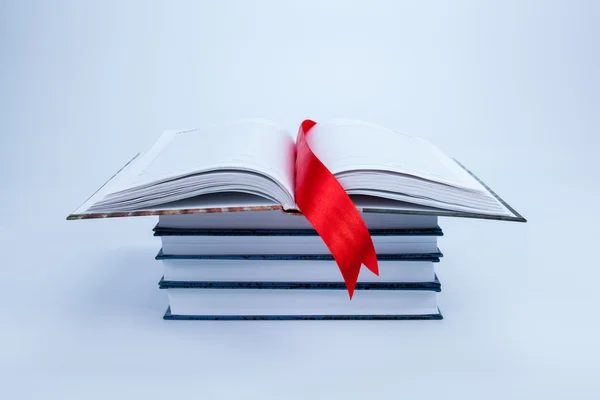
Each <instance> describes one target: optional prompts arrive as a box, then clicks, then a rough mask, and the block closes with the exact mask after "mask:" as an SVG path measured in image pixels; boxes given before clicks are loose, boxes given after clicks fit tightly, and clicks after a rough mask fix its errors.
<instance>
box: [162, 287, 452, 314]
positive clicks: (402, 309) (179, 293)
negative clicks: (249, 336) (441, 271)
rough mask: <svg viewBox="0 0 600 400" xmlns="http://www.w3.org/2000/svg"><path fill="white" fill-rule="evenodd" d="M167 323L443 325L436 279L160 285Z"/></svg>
mask: <svg viewBox="0 0 600 400" xmlns="http://www.w3.org/2000/svg"><path fill="white" fill-rule="evenodd" d="M159 288H161V289H165V290H166V291H167V295H168V297H169V309H168V310H167V312H166V313H165V316H164V318H165V319H231V320H236V319H441V318H442V315H441V313H440V311H439V309H438V307H437V295H436V294H437V292H439V291H441V285H440V283H439V280H438V279H437V277H436V278H435V279H434V281H432V282H422V283H412V284H408V283H395V284H393V283H361V284H357V286H356V292H355V296H354V298H353V300H352V302H349V301H348V300H347V296H346V293H345V289H346V287H345V285H344V284H343V283H337V284H331V283H320V284H318V283H298V282H293V283H286V282H276V283H273V282H270V283H261V282H254V283H247V284H240V283H238V282H212V283H206V282H169V281H165V280H164V279H163V280H161V281H160V282H159Z"/></svg>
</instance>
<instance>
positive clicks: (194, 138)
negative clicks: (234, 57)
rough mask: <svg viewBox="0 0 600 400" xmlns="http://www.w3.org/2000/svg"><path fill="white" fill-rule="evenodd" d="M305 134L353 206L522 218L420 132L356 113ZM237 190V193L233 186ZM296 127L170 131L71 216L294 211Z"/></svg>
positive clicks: (240, 124)
mask: <svg viewBox="0 0 600 400" xmlns="http://www.w3.org/2000/svg"><path fill="white" fill-rule="evenodd" d="M308 142H309V144H310V146H311V149H312V150H313V151H314V153H315V155H316V156H317V157H318V158H319V159H320V160H321V161H322V162H323V163H324V164H325V165H326V166H327V168H328V169H329V170H330V171H331V173H332V174H333V175H334V176H335V178H336V179H337V180H338V182H339V183H340V184H341V185H342V187H343V188H344V190H345V191H346V192H347V193H348V195H350V197H351V198H352V200H353V201H354V204H355V205H356V206H357V208H358V210H359V211H361V212H363V213H370V212H384V213H399V214H413V215H422V216H424V215H434V216H462V217H472V218H487V219H500V220H509V221H521V222H525V219H524V218H523V217H522V216H521V215H520V214H518V213H517V212H516V211H515V210H514V209H512V208H511V207H510V206H508V204H506V203H505V202H504V201H503V200H502V199H501V198H500V197H499V196H497V195H496V194H495V193H494V192H493V191H492V190H491V189H489V188H488V187H487V186H486V185H485V184H484V183H483V182H482V181H480V180H479V179H478V178H477V177H475V176H474V175H473V174H472V173H470V171H468V170H467V169H466V168H464V167H463V166H462V165H461V164H460V163H458V162H457V161H456V160H454V159H452V158H450V157H448V156H447V155H445V154H444V153H442V152H441V151H440V150H439V149H437V148H436V147H435V146H433V145H432V144H431V143H429V142H428V141H426V140H423V139H420V138H417V137H413V136H409V135H406V134H403V133H399V132H396V131H393V130H391V129H387V128H384V127H381V126H378V125H374V124H370V123H367V122H362V121H349V120H333V121H331V122H324V123H318V124H317V125H316V126H314V128H313V129H312V130H311V134H310V135H309V137H308ZM232 193H234V195H232ZM294 193H295V141H294V137H293V136H292V135H291V134H290V132H287V131H286V130H285V129H283V128H281V127H280V126H278V125H277V124H276V123H274V122H271V121H267V120H256V119H249V120H240V121H235V122H231V123H226V124H219V125H212V126H209V127H206V128H200V129H193V130H184V131H167V132H165V133H164V134H163V135H162V136H161V137H160V138H159V140H158V141H157V142H156V143H155V144H154V146H152V148H151V149H150V150H149V151H147V152H146V153H143V154H139V155H137V156H136V157H134V159H132V160H131V161H130V162H129V163H128V164H127V165H126V166H125V167H124V168H122V169H121V170H120V171H119V172H118V173H117V174H115V176H113V178H111V179H110V181H109V182H108V183H107V184H105V185H104V186H103V187H101V189H100V190H98V191H97V192H96V193H95V194H94V195H92V196H91V197H90V199H88V200H87V201H86V202H85V203H84V204H83V205H82V206H81V207H79V208H78V209H77V210H75V211H74V212H73V213H72V214H71V215H69V217H68V219H83V218H104V217H126V216H135V215H172V214H192V213H203V212H209V213H210V212H223V211H274V210H279V211H283V212H284V213H287V214H298V213H299V209H298V207H297V206H296V203H295V198H294Z"/></svg>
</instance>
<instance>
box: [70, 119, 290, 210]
mask: <svg viewBox="0 0 600 400" xmlns="http://www.w3.org/2000/svg"><path fill="white" fill-rule="evenodd" d="M294 152H295V142H294V139H293V137H292V136H291V135H290V134H289V132H287V131H285V130H284V129H282V128H280V127H279V126H277V125H276V124H275V123H273V122H271V121H267V120H256V119H253V120H239V121H236V122H231V123H228V124H221V125H215V126H210V127H207V128H201V129H195V130H188V131H168V132H165V133H164V134H163V135H162V136H161V137H160V139H159V140H158V141H157V142H156V143H155V144H154V146H153V147H152V148H151V149H150V150H149V151H148V152H146V153H144V154H141V155H139V156H138V157H136V159H135V160H133V161H132V162H131V163H130V165H128V166H127V167H126V168H125V169H124V170H123V171H121V172H120V173H119V174H118V176H116V177H115V179H113V180H112V182H111V183H110V185H109V187H106V188H104V189H103V190H101V193H100V192H99V194H97V195H96V196H95V199H94V200H93V201H92V202H91V204H90V202H88V203H87V204H86V205H85V206H86V207H85V209H81V208H80V209H79V210H78V212H118V211H123V212H127V211H134V210H139V209H144V208H149V207H150V208H151V207H153V206H158V205H162V204H167V203H172V202H177V201H183V200H185V199H189V198H192V197H196V196H200V195H211V194H218V193H224V192H237V193H241V194H249V195H256V196H258V197H262V198H263V199H268V200H270V201H272V202H274V203H276V204H279V205H280V206H283V207H284V208H293V207H294V205H295V203H294V197H293V194H294V159H295V157H294Z"/></svg>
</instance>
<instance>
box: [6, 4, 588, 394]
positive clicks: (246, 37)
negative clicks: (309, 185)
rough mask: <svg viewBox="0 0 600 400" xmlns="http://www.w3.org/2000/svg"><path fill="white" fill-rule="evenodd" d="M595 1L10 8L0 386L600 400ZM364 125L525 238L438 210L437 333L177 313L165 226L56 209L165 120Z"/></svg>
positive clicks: (411, 326) (69, 205)
mask: <svg viewBox="0 0 600 400" xmlns="http://www.w3.org/2000/svg"><path fill="white" fill-rule="evenodd" d="M599 17H600V2H595V1H589V2H585V1H559V2H556V1H539V2H537V1H502V2H483V1H471V2H465V1H462V2H445V1H438V2H435V1H427V2H425V1H410V2H409V1H406V2H402V1H397V2H393V1H389V2H379V1H364V2H358V1H340V2H333V1H315V2H310V1H293V2H292V1H273V2H262V1H238V2H234V1H204V2H200V1H197V2H182V1H177V2H164V3H154V2H149V1H138V2H134V1H115V2H107V1H102V2H99V1H98V2H91V1H90V2H81V1H72V2H58V1H53V2H50V1H38V2H34V1H16V0H15V1H4V2H2V3H1V5H0V49H1V53H0V54H1V55H0V85H1V86H0V102H1V104H0V105H1V109H0V116H1V121H2V124H3V129H2V133H1V136H0V183H1V186H0V187H1V189H0V190H1V196H0V213H1V214H0V224H1V227H0V228H1V229H0V235H1V238H0V239H1V241H0V243H1V246H2V262H1V263H0V265H1V267H0V268H1V271H2V278H3V283H4V284H3V285H2V290H1V291H0V299H1V302H0V307H2V315H1V319H0V327H1V329H0V385H1V387H2V397H3V398H6V399H15V398H44V399H48V398H60V399H66V398H78V399H79V398H104V397H110V398H167V396H169V398H173V399H177V398H190V397H201V398H207V399H220V398H245V399H248V398H261V399H266V398H276V399H287V398H299V399H312V398H323V399H332V398H345V399H353V398H371V399H375V398H391V399H398V398H416V397H430V398H436V399H441V398H448V399H454V398H456V399H471V398H473V399H480V398H488V399H489V398H499V399H503V398H507V397H509V398H549V399H554V398H556V399H562V398H567V397H568V398H577V399H591V398H598V397H597V396H598V391H599V390H600V383H599V382H598V378H599V376H600V367H599V366H598V358H599V356H600V351H599V344H598V340H599V338H600V325H599V323H598V306H599V304H600V296H599V295H598V291H597V286H598V278H599V277H600V272H599V271H600V265H599V263H598V261H597V260H598V257H597V251H598V244H597V229H598V213H597V208H598V205H599V204H600V203H599V202H598V200H599V199H598V197H599V196H598V195H599V193H600V190H599V179H598V175H599V173H598V172H599V170H600V169H599V168H598V161H597V154H598V150H599V145H600V140H599V138H598V129H599V128H600V116H599V115H600V114H599V113H598V111H599V108H598V107H599V105H600V104H599V100H600V95H599V90H600V78H599V75H598V71H599V67H600V62H599V55H598V38H599V33H600V28H598V18H599ZM247 116H258V117H266V118H270V119H273V120H276V121H279V122H281V123H282V124H284V125H285V126H287V127H288V128H289V129H290V130H291V131H294V132H295V130H296V129H297V127H298V125H299V123H300V122H301V121H302V120H303V119H304V118H311V119H314V120H317V121H318V120H319V119H320V118H330V117H349V118H358V119H364V120H367V121H371V122H375V123H379V124H381V125H385V126H389V127H392V128H394V129H397V130H401V131H404V132H406V133H410V134H413V135H418V136H422V137H425V138H427V139H429V140H431V141H432V142H433V143H435V144H437V145H438V146H439V147H440V148H442V149H443V150H444V151H445V152H446V153H448V154H449V155H451V156H454V157H456V158H457V159H459V160H460V161H461V162H462V163H464V164H465V165H466V166H467V167H469V168H470V169H472V170H473V171H474V172H475V173H476V174H477V175H478V176H480V177H481V178H482V179H483V180H484V181H485V182H486V183H488V184H489V185H490V186H491V187H492V189H494V190H495V191H497V192H498V193H499V194H500V195H501V196H502V197H503V198H505V200H507V201H508V202H509V203H510V204H511V205H512V206H513V207H515V208H516V209H517V211H519V212H521V213H522V214H523V215H524V216H525V217H527V218H528V220H529V222H528V223H527V224H517V223H503V222H493V221H474V220H464V219H462V220H451V219H442V220H441V222H440V225H441V227H442V228H443V229H444V232H445V234H446V236H445V237H444V238H443V239H442V240H441V245H440V246H441V249H442V251H443V252H444V254H445V257H444V259H443V261H442V262H441V263H440V265H439V268H438V275H439V277H440V280H441V282H442V285H443V292H442V293H441V295H440V307H441V310H442V312H443V314H444V316H445V319H444V320H443V321H440V322H427V321H422V322H214V323H213V322H208V323H199V322H191V323H189V322H188V323H186V322H166V321H163V320H162V314H163V312H164V310H165V308H166V306H167V299H166V295H165V293H164V292H161V291H159V290H158V287H157V285H156V283H157V281H158V280H159V278H160V276H161V269H160V265H158V263H157V262H155V261H154V260H153V256H154V254H155V253H156V251H157V250H158V248H159V243H158V241H157V240H156V239H155V238H153V237H152V235H151V231H150V229H151V228H152V227H153V225H154V224H155V222H156V221H155V220H154V219H152V218H149V219H147V218H139V219H137V218H136V219H129V220H103V221H66V220H65V217H66V216H67V214H68V213H69V212H71V211H72V210H73V209H75V208H76V207H77V206H78V205H79V204H80V203H82V202H83V201H84V200H85V199H86V198H87V196H89V195H90V194H91V193H92V192H93V191H95V190H96V189H97V187H98V186H99V185H100V184H101V183H103V182H104V181H105V179H106V178H107V177H108V176H110V175H111V174H112V173H113V172H114V171H115V170H116V169H118V168H119V167H120V166H121V165H122V164H123V163H124V162H125V161H126V160H128V159H129V158H130V157H131V156H133V155H134V154H135V153H137V152H138V151H140V150H145V149H146V148H147V147H148V146H149V145H151V144H152V143H153V142H154V141H155V140H156V138H157V137H158V136H159V135H160V134H161V133H162V131H163V130H164V129H179V128H191V127H196V126H199V125H202V124H205V123H213V122H220V121H223V120H227V119H230V118H237V117H247Z"/></svg>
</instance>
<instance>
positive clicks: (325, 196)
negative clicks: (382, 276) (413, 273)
mask: <svg viewBox="0 0 600 400" xmlns="http://www.w3.org/2000/svg"><path fill="white" fill-rule="evenodd" d="M315 125H316V122H314V121H311V120H305V121H304V122H302V124H301V125H300V129H299V130H298V138H297V139H296V188H295V190H296V193H295V196H296V204H297V205H298V207H299V209H300V211H301V212H302V214H303V215H304V216H305V217H306V219H308V221H309V222H310V223H311V225H312V226H313V227H314V228H315V230H316V231H317V233H318V234H319V235H320V236H321V238H322V239H323V241H324V242H325V244H326V245H327V248H328V249H329V251H330V252H331V254H332V255H333V258H334V259H335V261H336V263H337V265H338V267H339V268H340V271H341V273H342V276H343V277H344V282H346V287H347V288H348V293H349V295H350V299H352V295H353V294H354V287H355V286H356V281H357V280H358V274H359V273H360V267H361V265H362V264H364V265H365V266H366V267H367V268H368V269H369V270H371V271H372V272H373V273H374V274H375V275H379V267H378V265H377V255H376V254H375V246H374V245H373V240H372V239H371V235H370V234H369V230H368V229H367V226H366V225H365V222H364V221H363V219H362V217H361V216H360V213H359V212H358V210H357V209H356V206H355V205H354V203H353V202H352V200H351V199H350V196H348V194H347V193H346V191H345V190H344V188H343V187H342V185H340V183H339V182H338V180H337V179H336V178H335V177H334V176H333V174H332V173H331V172H330V171H329V170H328V169H327V167H326V166H325V165H323V163H322V162H321V161H320V160H319V159H318V158H317V156H316V155H315V154H314V153H313V152H312V150H311V149H310V146H309V145H308V143H307V141H306V135H308V133H309V131H310V130H311V129H312V127H313V126H315Z"/></svg>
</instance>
